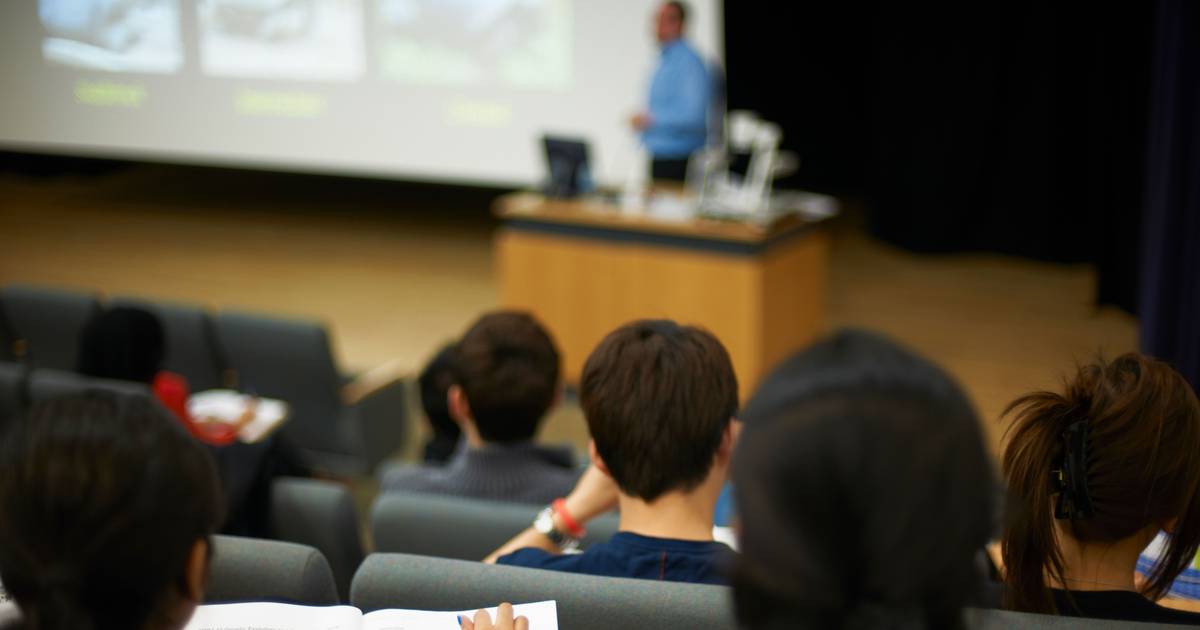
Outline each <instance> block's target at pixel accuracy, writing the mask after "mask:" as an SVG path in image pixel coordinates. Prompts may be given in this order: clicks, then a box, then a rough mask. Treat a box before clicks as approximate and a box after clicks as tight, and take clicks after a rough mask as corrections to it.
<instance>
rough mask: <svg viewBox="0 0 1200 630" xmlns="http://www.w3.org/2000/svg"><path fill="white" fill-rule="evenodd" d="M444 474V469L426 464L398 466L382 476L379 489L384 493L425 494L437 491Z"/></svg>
mask: <svg viewBox="0 0 1200 630" xmlns="http://www.w3.org/2000/svg"><path fill="white" fill-rule="evenodd" d="M443 474H444V471H443V470H442V468H440V467H437V466H428V465H425V464H398V465H395V466H390V467H388V468H387V469H385V470H384V471H383V473H382V474H381V475H380V480H379V487H380V489H381V490H383V491H384V492H388V491H391V490H396V491H409V492H425V491H430V490H436V489H437V487H438V485H439V484H438V478H439V477H441V476H442V475H443Z"/></svg>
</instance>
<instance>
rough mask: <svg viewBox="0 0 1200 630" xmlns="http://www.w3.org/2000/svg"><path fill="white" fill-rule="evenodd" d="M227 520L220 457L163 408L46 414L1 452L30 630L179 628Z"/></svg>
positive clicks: (12, 432)
mask: <svg viewBox="0 0 1200 630" xmlns="http://www.w3.org/2000/svg"><path fill="white" fill-rule="evenodd" d="M221 510H222V504H221V501H220V497H219V486H218V481H217V477H216V474H215V470H214V467H213V464H212V460H211V458H210V456H209V455H208V453H207V452H206V451H205V450H204V449H203V447H201V446H200V445H199V444H197V443H196V442H194V441H193V440H192V439H191V438H190V437H189V436H188V435H187V434H186V433H185V432H184V431H183V429H182V428H181V427H180V426H179V423H178V422H176V421H174V420H173V419H172V418H171V416H170V415H169V414H168V413H167V412H166V411H164V410H162V409H161V408H159V407H158V406H156V405H154V404H153V403H152V402H151V401H148V400H145V399H142V398H128V399H126V398H121V397H115V396H105V395H98V394H93V395H89V396H87V397H83V398H71V399H61V400H55V401H50V402H47V403H43V404H40V405H36V406H35V407H34V408H33V409H32V410H31V411H30V412H29V414H28V415H27V416H25V417H22V418H18V419H16V420H14V422H13V423H12V424H11V425H10V426H9V427H8V429H7V430H6V432H5V434H4V437H3V441H2V442H0V513H3V514H4V518H3V519H0V581H3V583H4V587H5V589H7V590H8V592H9V594H10V595H11V596H12V597H13V599H15V600H16V602H17V604H18V606H19V607H20V608H21V611H22V613H23V615H24V627H25V628H27V629H29V630H67V629H70V630H80V629H82V630H87V629H89V628H94V629H96V630H108V629H112V630H116V629H122V630H126V629H129V628H171V627H178V626H179V625H181V624H182V621H184V620H180V619H176V618H172V614H173V613H174V612H176V611H178V610H179V604H180V602H181V601H182V600H181V598H183V597H185V595H186V591H184V590H183V589H185V588H186V585H185V584H186V583H185V579H186V578H185V571H186V567H187V564H188V559H189V556H190V554H191V553H192V550H193V547H194V546H195V543H196V542H197V541H198V540H202V539H205V538H207V537H208V536H209V535H211V534H212V533H213V532H214V531H215V529H216V526H217V523H219V522H220V519H221Z"/></svg>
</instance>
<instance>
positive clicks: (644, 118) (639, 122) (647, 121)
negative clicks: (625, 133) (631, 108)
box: [629, 112, 654, 131]
mask: <svg viewBox="0 0 1200 630" xmlns="http://www.w3.org/2000/svg"><path fill="white" fill-rule="evenodd" d="M653 123H654V119H652V118H650V114H647V113H645V112H639V113H637V114H634V115H633V116H631V117H630V118H629V126H630V127H633V128H634V130H635V131H645V130H646V128H647V127H649V126H650V125H651V124H653Z"/></svg>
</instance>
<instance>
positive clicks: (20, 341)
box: [0, 285, 406, 474]
mask: <svg viewBox="0 0 1200 630" xmlns="http://www.w3.org/2000/svg"><path fill="white" fill-rule="evenodd" d="M117 306H123V307H137V308H141V309H144V310H146V311H149V312H151V313H153V314H154V315H155V316H156V317H157V319H158V320H159V322H160V323H161V325H162V329H163V336H164V339H165V345H166V356H165V357H164V361H163V369H165V370H168V371H170V372H174V373H177V374H179V375H181V376H183V377H184V379H185V380H186V381H187V382H188V384H189V386H190V388H191V389H192V390H193V391H201V390H205V389H213V388H218V387H222V386H228V387H233V388H236V389H240V390H242V391H245V392H249V393H253V394H256V395H261V396H266V397H270V398H278V399H281V400H284V401H286V402H287V403H288V404H289V405H290V407H291V416H290V418H289V420H288V422H287V424H286V425H285V426H284V429H283V430H284V432H285V434H287V435H288V436H289V438H290V439H291V440H292V442H293V443H294V444H295V445H296V447H297V448H299V449H300V450H301V452H303V453H304V454H305V456H307V457H308V459H309V461H310V463H311V464H312V465H313V466H314V467H315V468H319V469H323V470H327V471H330V472H333V473H337V474H362V473H366V472H369V471H371V470H373V469H374V468H375V467H376V466H377V465H378V464H379V463H380V462H382V461H383V460H384V459H386V458H387V457H389V456H390V455H391V454H392V453H394V452H395V450H396V449H398V448H399V447H400V446H401V445H402V443H403V440H404V437H405V435H406V431H405V386H404V382H403V380H402V379H401V378H399V376H398V375H394V377H393V378H390V379H379V378H377V377H376V378H374V379H373V381H374V384H373V385H372V386H370V387H355V388H353V391H354V392H355V393H354V394H353V395H352V397H351V396H347V395H346V393H345V392H346V391H347V390H346V389H345V387H344V385H345V383H346V380H347V379H344V378H343V377H342V375H341V372H340V371H339V369H338V367H337V364H336V362H335V360H334V358H333V352H332V349H331V346H330V342H329V336H328V333H327V332H326V330H325V327H324V326H323V325H321V324H320V323H318V322H311V321H297V320H291V319H284V318H279V317H272V316H263V315H256V314H251V313H241V312H235V311H220V312H217V313H216V314H210V313H209V312H208V311H207V310H205V309H204V308H202V307H199V306H193V305H184V304H174V303H162V302H153V301H147V300H141V299H135V298H114V299H112V300H109V301H107V302H106V303H102V302H101V301H100V300H99V298H98V297H97V296H96V295H95V294H89V293H82V292H73V291H67V290H61V289H48V288H42V287H33V286H25V285H9V286H6V287H3V288H2V289H0V360H10V361H21V362H23V363H25V364H26V365H29V366H31V367H35V368H50V369H57V370H67V371H71V370H75V369H76V368H77V366H78V364H79V348H80V337H81V334H82V331H83V329H84V326H85V325H86V324H87V322H88V321H89V320H90V319H91V318H92V317H94V316H95V315H96V314H97V313H99V312H101V310H102V309H103V308H106V307H109V308H111V307H117Z"/></svg>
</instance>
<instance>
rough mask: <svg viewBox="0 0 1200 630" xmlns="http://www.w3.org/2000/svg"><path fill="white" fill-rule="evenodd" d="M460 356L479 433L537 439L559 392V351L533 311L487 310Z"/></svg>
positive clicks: (462, 381) (459, 377)
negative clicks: (540, 426)
mask: <svg viewBox="0 0 1200 630" xmlns="http://www.w3.org/2000/svg"><path fill="white" fill-rule="evenodd" d="M455 355H456V356H455V365H456V379H455V380H456V381H457V382H458V385H459V386H460V387H462V389H463V393H464V394H465V395H466V398H467V403H468V404H469V405H470V407H471V416H472V417H473V419H474V420H475V425H476V427H477V428H478V429H479V435H480V437H482V438H483V439H484V441H487V442H501V443H509V442H519V441H523V440H529V439H532V438H533V437H534V435H535V434H536V433H537V429H538V426H539V425H540V424H541V421H542V417H543V416H545V415H546V412H547V411H549V409H550V406H551V405H553V404H554V400H555V398H556V397H557V396H558V387H559V359H558V350H557V349H556V348H555V347H554V341H553V340H551V339H550V335H549V333H547V332H546V329H545V328H543V327H542V325H541V324H539V323H538V321H537V320H536V319H534V318H533V317H532V316H531V315H529V314H528V313H520V312H515V311H497V312H494V313H488V314H487V315H484V316H483V317H480V318H479V319H478V320H477V321H476V322H475V323H474V324H473V325H472V326H471V328H469V329H468V330H467V332H466V333H465V334H464V335H463V337H462V339H461V340H460V341H459V342H458V346H457V347H456V349H455Z"/></svg>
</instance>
